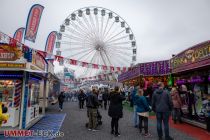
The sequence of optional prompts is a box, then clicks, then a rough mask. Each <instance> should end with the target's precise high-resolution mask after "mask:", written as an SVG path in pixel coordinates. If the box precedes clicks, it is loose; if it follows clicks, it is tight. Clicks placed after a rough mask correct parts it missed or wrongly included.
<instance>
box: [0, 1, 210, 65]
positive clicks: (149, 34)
mask: <svg viewBox="0 0 210 140" xmlns="http://www.w3.org/2000/svg"><path fill="white" fill-rule="evenodd" d="M37 3H38V4H41V5H43V6H44V7H45V9H44V11H43V14H42V18H41V22H40V26H39V30H38V34H37V39H36V43H30V42H28V41H26V42H25V44H26V45H29V46H31V47H33V48H36V49H40V50H44V47H45V42H46V38H47V36H48V34H49V33H50V32H51V31H53V30H58V29H59V27H60V25H61V24H62V22H63V21H64V19H65V18H66V17H67V16H68V15H70V14H71V13H72V12H73V11H75V10H77V9H79V8H82V7H87V6H101V7H104V8H108V9H110V10H112V11H114V12H116V13H117V14H118V15H120V16H121V17H122V18H124V19H125V20H126V22H127V23H128V24H129V25H130V27H131V29H132V31H133V33H134V36H135V38H136V42H137V55H138V56H137V62H148V61H156V60H163V59H169V58H170V57H171V55H172V54H177V53H179V52H180V51H182V50H184V49H186V48H188V47H190V46H193V45H195V44H198V43H200V42H203V41H206V40H209V39H210V0H0V30H1V31H2V32H4V33H6V34H8V35H10V36H13V34H14V32H15V30H16V29H17V28H19V27H25V25H26V21H27V16H28V12H29V9H30V8H31V6H32V5H33V4H37Z"/></svg>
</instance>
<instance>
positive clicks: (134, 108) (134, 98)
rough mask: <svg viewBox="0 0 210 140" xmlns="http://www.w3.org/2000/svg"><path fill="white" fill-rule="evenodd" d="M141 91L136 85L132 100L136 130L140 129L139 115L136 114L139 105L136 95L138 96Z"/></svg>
mask: <svg viewBox="0 0 210 140" xmlns="http://www.w3.org/2000/svg"><path fill="white" fill-rule="evenodd" d="M138 90H139V86H138V85H136V86H135V87H134V89H133V91H132V93H131V98H132V99H131V100H132V102H133V121H134V127H135V128H138V124H139V118H138V115H137V112H136V109H137V105H136V95H137V92H138Z"/></svg>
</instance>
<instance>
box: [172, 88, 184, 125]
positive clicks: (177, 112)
mask: <svg viewBox="0 0 210 140" xmlns="http://www.w3.org/2000/svg"><path fill="white" fill-rule="evenodd" d="M171 99H172V102H173V113H172V114H173V115H172V118H173V121H174V123H175V124H176V121H177V120H178V121H179V122H180V123H181V106H182V102H181V98H180V95H179V92H178V91H177V89H176V88H175V87H173V88H172V90H171Z"/></svg>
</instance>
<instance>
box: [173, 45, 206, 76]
mask: <svg viewBox="0 0 210 140" xmlns="http://www.w3.org/2000/svg"><path fill="white" fill-rule="evenodd" d="M209 63H210V42H204V43H202V44H198V45H196V46H194V47H191V48H190V49H188V50H185V51H184V52H182V53H180V54H178V55H177V56H175V57H174V58H172V59H171V68H172V72H179V71H183V70H188V69H193V68H197V67H202V66H205V65H209Z"/></svg>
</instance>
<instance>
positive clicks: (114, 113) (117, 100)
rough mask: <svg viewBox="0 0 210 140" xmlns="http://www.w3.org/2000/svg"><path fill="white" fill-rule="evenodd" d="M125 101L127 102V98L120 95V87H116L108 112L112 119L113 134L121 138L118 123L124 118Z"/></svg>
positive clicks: (111, 96) (111, 95)
mask: <svg viewBox="0 0 210 140" xmlns="http://www.w3.org/2000/svg"><path fill="white" fill-rule="evenodd" d="M123 100H125V97H124V96H122V95H120V92H119V87H115V89H114V91H113V92H112V93H111V94H110V105H109V110H108V115H109V116H110V117H111V118H112V121H111V134H115V136H120V133H119V131H118V121H119V119H120V118H122V117H123V106H122V101H123Z"/></svg>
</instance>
